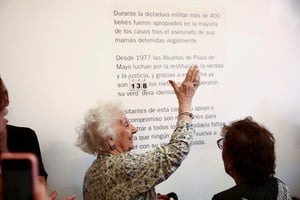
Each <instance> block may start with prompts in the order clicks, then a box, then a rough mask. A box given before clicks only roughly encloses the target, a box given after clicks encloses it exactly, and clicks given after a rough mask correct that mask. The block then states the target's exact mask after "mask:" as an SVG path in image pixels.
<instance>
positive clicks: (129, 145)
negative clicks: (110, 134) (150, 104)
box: [114, 112, 137, 153]
mask: <svg viewBox="0 0 300 200" xmlns="http://www.w3.org/2000/svg"><path fill="white" fill-rule="evenodd" d="M115 131H116V138H115V139H114V144H115V146H116V150H117V151H118V152H119V153H123V152H127V151H130V150H131V149H133V147H134V146H133V134H135V133H136V132H137V128H136V127H134V126H133V124H131V123H130V122H129V121H128V119H127V118H126V116H125V113H124V112H120V114H119V115H118V119H117V122H116V127H115Z"/></svg>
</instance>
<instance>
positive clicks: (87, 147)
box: [75, 100, 123, 155]
mask: <svg viewBox="0 0 300 200" xmlns="http://www.w3.org/2000/svg"><path fill="white" fill-rule="evenodd" d="M122 111H123V107H122V104H121V102H120V101H118V100H111V101H98V103H97V106H96V107H95V108H91V109H89V111H88V113H87V114H86V116H85V118H84V123H83V124H82V125H81V126H80V127H79V129H78V131H77V133H78V137H77V141H76V143H75V145H76V146H77V147H79V148H80V149H81V150H82V151H84V152H87V153H89V154H94V155H96V154H97V153H98V152H99V151H108V150H109V148H110V147H109V146H108V144H107V142H106V140H107V138H109V137H111V138H113V139H114V138H115V137H116V133H115V123H116V120H117V117H118V114H119V113H120V112H122Z"/></svg>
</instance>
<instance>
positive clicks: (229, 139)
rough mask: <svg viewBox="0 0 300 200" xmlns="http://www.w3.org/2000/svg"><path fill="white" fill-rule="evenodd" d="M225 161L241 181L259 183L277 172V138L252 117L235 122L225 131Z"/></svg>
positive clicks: (223, 131) (225, 127) (223, 132)
mask: <svg viewBox="0 0 300 200" xmlns="http://www.w3.org/2000/svg"><path fill="white" fill-rule="evenodd" d="M222 134H223V135H224V144H223V146H224V147H223V159H224V163H225V162H230V163H231V164H230V165H231V170H232V173H233V175H234V176H235V177H237V178H238V179H239V180H240V181H242V182H243V181H248V182H258V181H261V180H264V179H266V178H268V177H271V176H273V175H274V173H275V149H274V143H275V139H274V137H273V135H272V133H271V132H270V131H269V130H267V129H266V128H265V127H264V126H262V125H260V124H258V123H257V122H255V121H253V120H252V118H251V117H247V118H245V119H243V120H239V121H235V122H232V123H231V124H230V125H227V126H224V127H223V129H222Z"/></svg>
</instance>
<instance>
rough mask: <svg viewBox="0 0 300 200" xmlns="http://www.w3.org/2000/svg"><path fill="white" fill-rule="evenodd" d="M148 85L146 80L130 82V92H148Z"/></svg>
mask: <svg viewBox="0 0 300 200" xmlns="http://www.w3.org/2000/svg"><path fill="white" fill-rule="evenodd" d="M147 88H148V85H147V83H146V81H145V80H140V79H138V80H130V83H129V89H130V90H135V91H136V90H146V89H147Z"/></svg>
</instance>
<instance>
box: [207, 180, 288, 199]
mask: <svg viewBox="0 0 300 200" xmlns="http://www.w3.org/2000/svg"><path fill="white" fill-rule="evenodd" d="M278 199H280V200H289V199H291V198H290V193H289V190H288V188H287V186H286V185H285V183H284V182H282V181H281V180H280V179H278V178H276V177H270V178H269V179H267V180H265V181H262V182H259V183H255V184H253V183H248V182H246V183H242V184H239V185H236V186H234V187H232V188H230V189H228V190H225V191H223V192H220V193H218V194H216V195H214V196H213V198H212V200H278Z"/></svg>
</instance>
